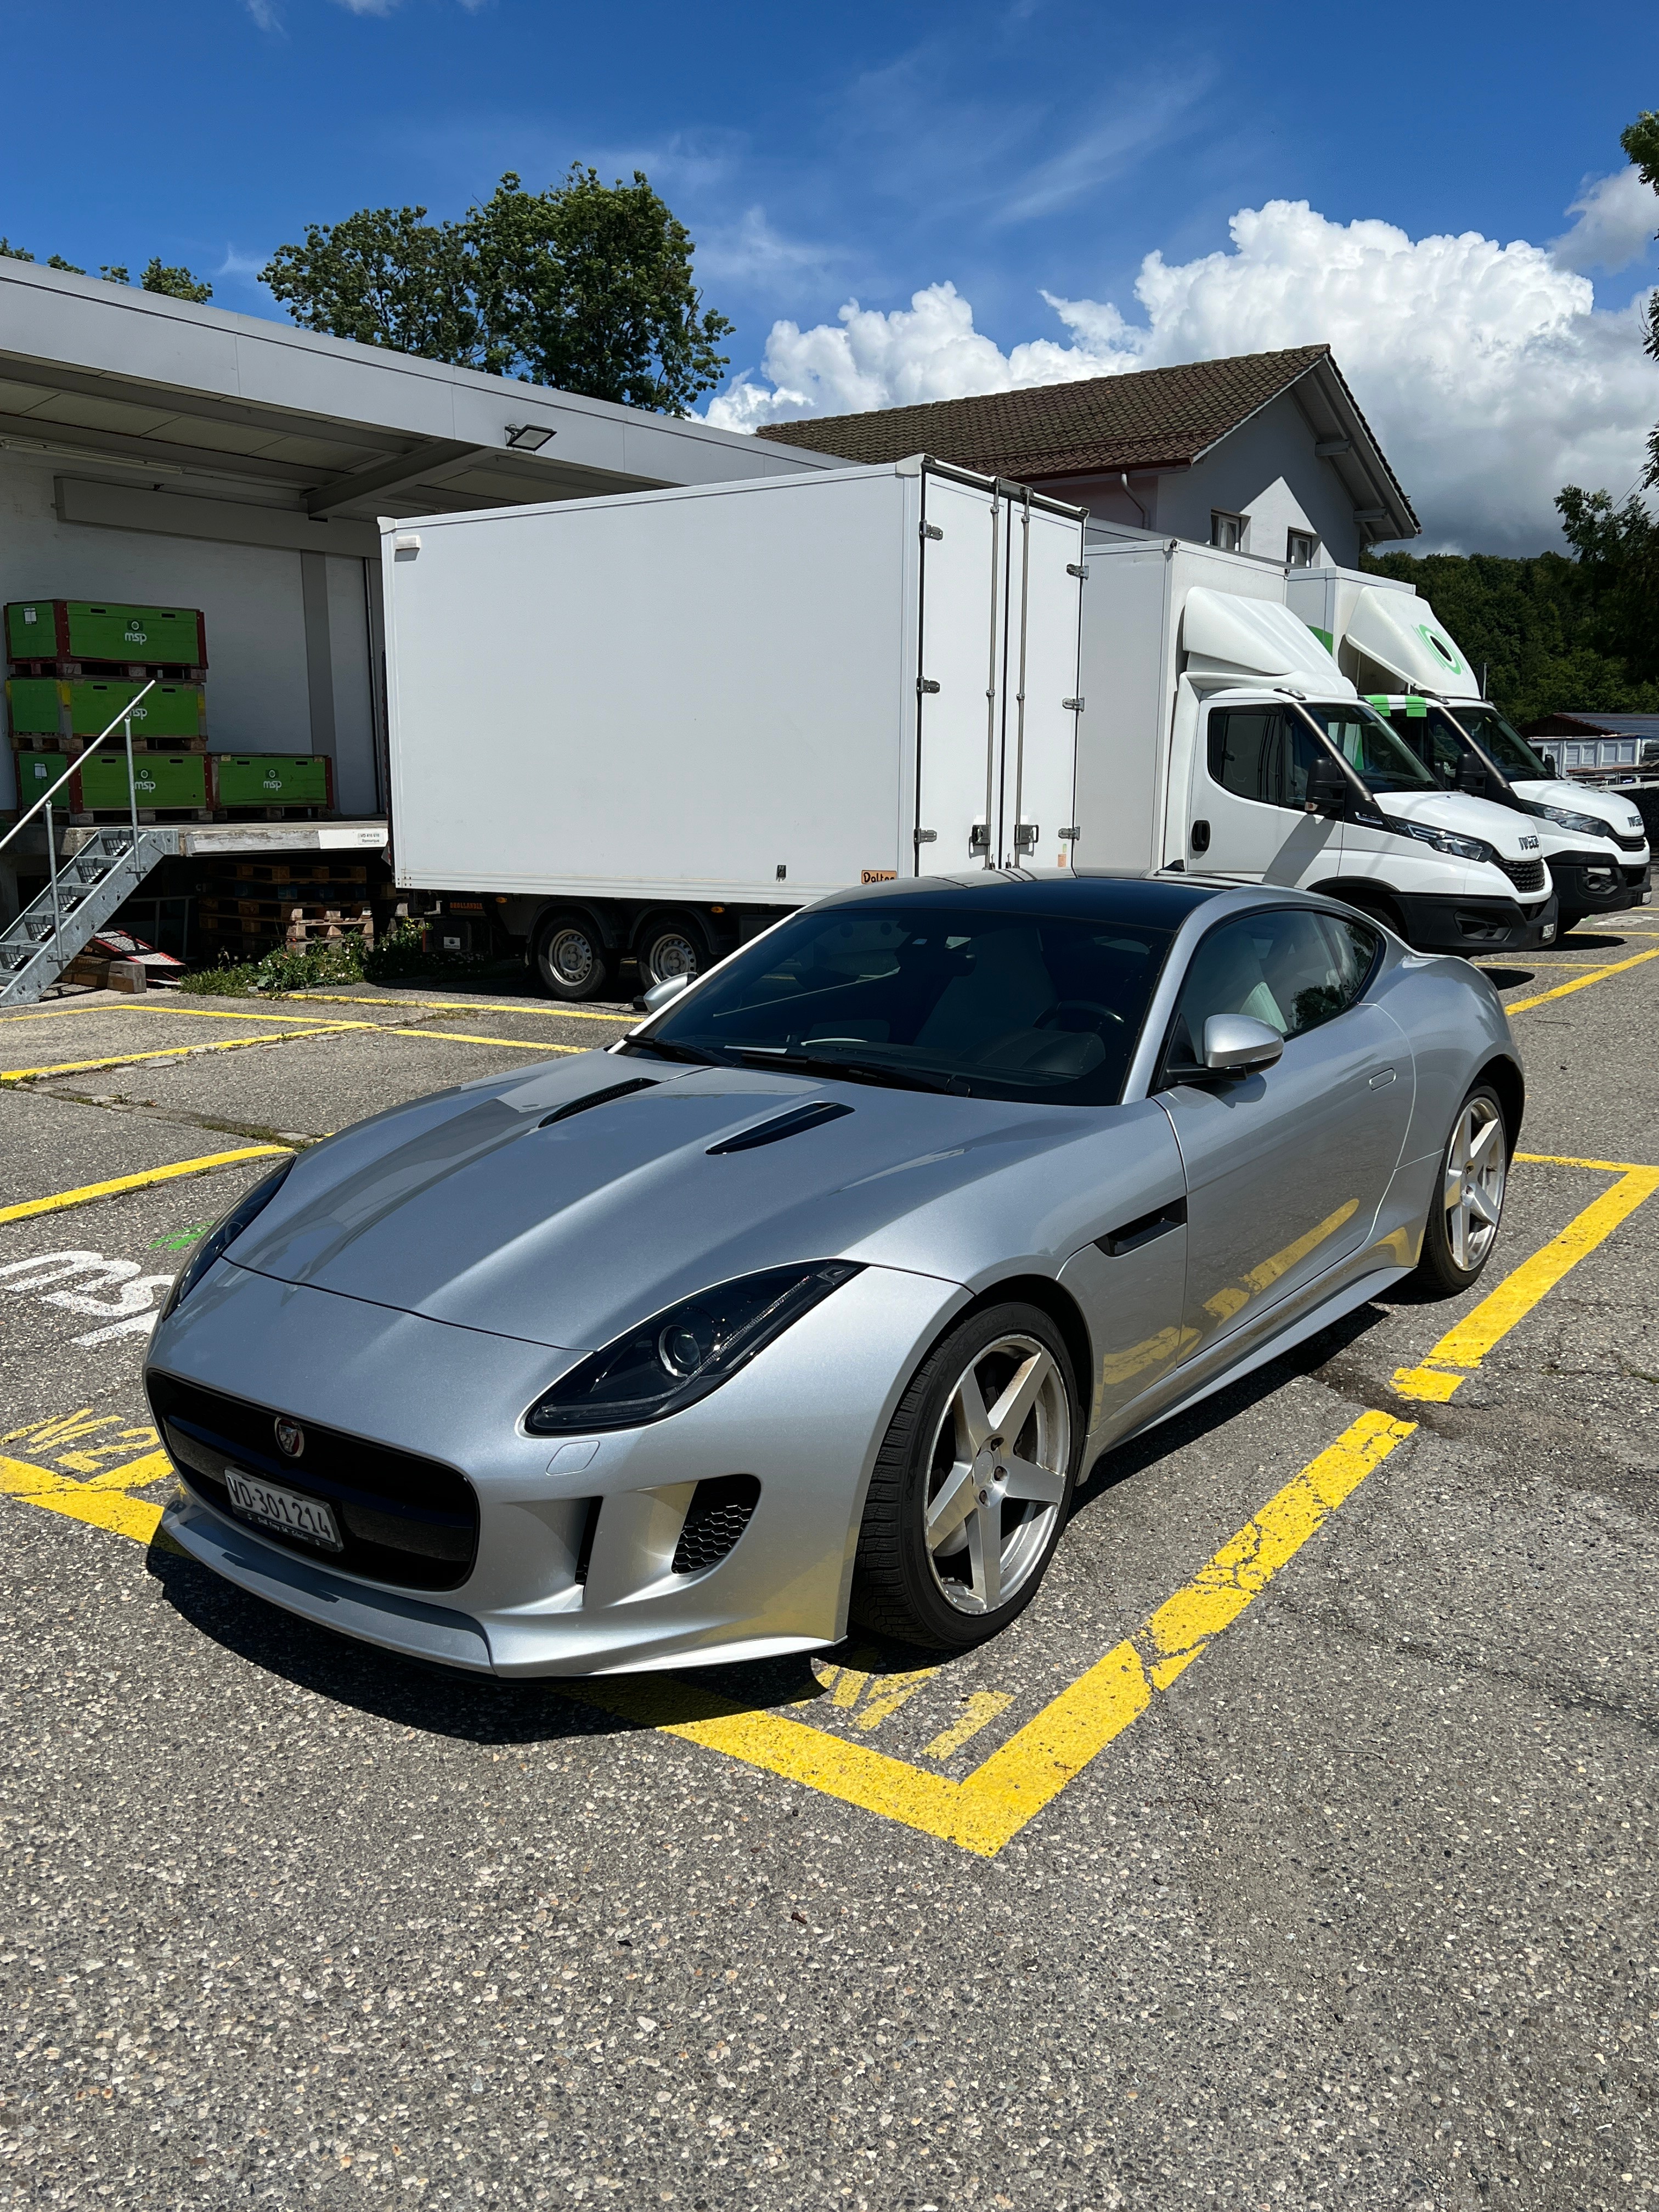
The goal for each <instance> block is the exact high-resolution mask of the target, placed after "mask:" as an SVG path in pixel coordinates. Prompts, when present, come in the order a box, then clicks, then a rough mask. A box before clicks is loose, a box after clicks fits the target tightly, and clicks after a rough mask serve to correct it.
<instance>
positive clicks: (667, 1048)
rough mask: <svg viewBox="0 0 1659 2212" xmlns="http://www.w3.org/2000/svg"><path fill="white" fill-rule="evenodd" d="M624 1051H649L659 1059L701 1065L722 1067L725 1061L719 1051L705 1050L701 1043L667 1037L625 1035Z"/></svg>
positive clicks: (622, 1046) (622, 1048) (622, 1047)
mask: <svg viewBox="0 0 1659 2212" xmlns="http://www.w3.org/2000/svg"><path fill="white" fill-rule="evenodd" d="M621 1050H623V1052H648V1053H652V1054H654V1055H655V1056H656V1058H657V1059H659V1060H691V1061H694V1062H695V1063H696V1066H699V1067H720V1066H724V1065H725V1061H724V1060H723V1059H722V1057H721V1055H720V1054H719V1053H714V1052H705V1051H704V1050H703V1048H702V1046H701V1045H700V1044H675V1043H672V1042H671V1041H670V1040H669V1039H668V1038H666V1037H624V1038H623V1041H622V1045H621Z"/></svg>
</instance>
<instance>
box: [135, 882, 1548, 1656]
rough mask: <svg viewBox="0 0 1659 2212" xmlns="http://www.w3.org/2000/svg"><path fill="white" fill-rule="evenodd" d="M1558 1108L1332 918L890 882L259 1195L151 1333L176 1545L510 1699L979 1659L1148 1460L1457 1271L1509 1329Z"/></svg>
mask: <svg viewBox="0 0 1659 2212" xmlns="http://www.w3.org/2000/svg"><path fill="white" fill-rule="evenodd" d="M671 988H672V987H671V986H667V985H665V986H659V994H661V993H662V992H665V991H667V990H669V989H671ZM1521 1109H1522V1073H1521V1067H1520V1062H1519V1059H1518V1055H1517V1054H1516V1049H1515V1046H1514V1043H1513V1041H1512V1039H1511V1037H1510V1031H1509V1027H1508V1024H1507V1022H1506V1021H1505V1018H1504V1012H1503V1009H1502V1006H1500V1004H1499V1002H1498V997H1497V995H1496V993H1495V992H1494V990H1493V988H1492V985H1491V983H1490V982H1489V981H1487V979H1486V976H1485V975H1482V974H1481V973H1480V971H1479V970H1478V969H1474V968H1472V967H1469V966H1468V965H1467V964H1466V963H1464V962H1462V960H1458V959H1454V958H1446V957H1421V956H1419V955H1417V954H1414V953H1412V952H1409V951H1407V949H1406V947H1405V946H1404V945H1401V944H1400V943H1399V942H1398V941H1397V940H1396V939H1394V938H1392V937H1391V936H1390V935H1389V933H1387V931H1386V930H1384V929H1382V928H1381V927H1378V926H1377V925H1376V923H1375V922H1373V921H1367V920H1364V919H1362V918H1361V917H1360V916H1358V915H1356V914H1355V913H1354V912H1353V911H1352V909H1351V908H1346V907H1344V906H1341V905H1340V904H1338V903H1337V902H1334V900H1329V899H1322V898H1320V897H1317V896H1312V895H1310V894H1307V893H1303V892H1284V891H1279V890H1273V889H1271V888H1264V887H1262V886H1260V885H1255V886H1251V887H1249V888H1239V887H1237V886H1230V885H1228V884H1220V883H1214V882H1204V881H1200V880H1196V879H1193V878H1179V877H1164V878H1123V877H1106V876H1096V877H1090V876H1086V875H1072V874H1066V875H1055V876H1037V875H1031V876H1025V875H1019V876H1016V875H1012V874H1000V873H997V872H979V873H975V874H974V875H973V876H971V877H968V878H963V879H961V880H957V879H947V878H935V879H932V880H925V881H918V882H909V883H899V884H887V885H883V886H876V887H872V888H870V889H866V890H857V891H848V892H845V893H843V894H841V895H839V896H833V897H830V898H827V899H825V900H823V901H822V902H820V903H818V904H817V905H814V906H811V907H808V908H804V909H802V910H800V911H799V912H798V913H796V914H794V915H791V916H789V917H788V918H787V919H785V920H784V921H781V922H779V923H778V924H777V925H776V926H775V927H773V928H771V929H770V930H769V931H768V932H767V933H766V934H764V935H763V936H761V937H757V938H756V939H753V940H752V941H751V942H750V944H748V945H745V946H744V947H742V948H741V949H740V950H739V951H737V952H735V953H733V954H732V956H731V957H729V958H728V959H726V960H725V961H724V962H722V963H720V965H719V966H718V967H715V968H712V969H709V970H708V972H707V973H706V974H704V975H702V976H701V977H700V978H698V979H697V980H696V981H694V982H693V983H692V984H691V986H690V988H685V989H682V990H681V991H680V992H679V994H678V996H676V997H674V998H672V999H671V1000H670V1001H668V1002H667V1003H665V1004H661V1005H659V1006H658V1007H657V1009H656V1011H654V1012H652V1013H649V1014H648V1015H647V1018H645V1019H644V1020H643V1021H641V1023H640V1024H639V1025H638V1026H637V1027H635V1029H634V1030H632V1031H631V1033H630V1034H629V1036H627V1037H626V1038H625V1039H624V1040H623V1042H621V1043H619V1044H617V1045H615V1046H613V1047H612V1048H611V1049H609V1050H607V1051H596V1052H590V1053H582V1054H577V1055H575V1056H574V1057H566V1058H562V1059H559V1060H554V1061H549V1062H548V1063H546V1064H541V1063H538V1064H537V1065H535V1066H532V1067H531V1068H530V1069H529V1070H528V1071H526V1069H525V1068H523V1067H518V1068H515V1069H514V1070H513V1072H512V1073H509V1074H506V1075H501V1076H491V1077H489V1078H488V1079H485V1080H483V1081H482V1082H475V1083H469V1084H464V1085H461V1086H459V1088H458V1089H455V1090H453V1091H444V1092H441V1093H440V1094H439V1095H438V1096H436V1097H427V1098H421V1099H417V1100H416V1101H415V1102H413V1103H410V1104H409V1105H406V1106H401V1107H398V1108H396V1109H393V1110H392V1112H390V1113H386V1114H382V1115H378V1116H376V1117H375V1118H374V1120H372V1121H363V1122H360V1123H359V1124H358V1125H357V1126H356V1127H353V1128H349V1129H346V1130H344V1131H343V1132H342V1133H340V1134H339V1135H337V1136H335V1137H331V1138H330V1139H328V1140H327V1142H325V1143H324V1144H320V1145H317V1146H313V1147H312V1148H310V1149H309V1150H307V1151H306V1152H302V1153H301V1154H300V1155H299V1156H298V1157H296V1158H293V1159H291V1160H289V1161H286V1162H284V1163H283V1165H282V1167H281V1168H279V1169H278V1170H277V1171H276V1174H274V1175H272V1176H270V1177H269V1178H268V1179H267V1180H266V1181H265V1182H262V1183H261V1184H259V1185H258V1187H257V1188H255V1189H254V1190H252V1192H250V1193H249V1194H247V1196H246V1197H245V1198H244V1199H243V1200H241V1201H240V1204H239V1205H237V1206H234V1208H233V1209H232V1210H231V1212H229V1213H228V1214H227V1215H226V1216H225V1218H224V1219H223V1220H222V1222H221V1223H220V1224H219V1225H218V1226H217V1227H216V1229H215V1230H214V1231H212V1232H211V1234H210V1236H208V1237H206V1238H204V1241H203V1242H202V1243H201V1244H200V1246H199V1247H198V1248H197V1250H196V1252H195V1254H194V1255H193V1256H192V1257H191V1259H190V1261H188V1263H187V1264H186V1266H185V1267H184V1268H183V1270H182V1271H181V1273H180V1274H179V1278H178V1280H177V1282H176V1284H175V1285H174V1287H173V1291H172V1293H171V1296H170V1298H169V1302H168V1304H167V1308H166V1310H165V1312H164V1314H163V1316H162V1319H161V1322H160V1324H159V1326H158V1327H157V1328H156V1331H155V1338H154V1340H153V1345H152V1349H151V1352H150V1356H149V1365H148V1369H147V1374H146V1380H147V1383H148V1388H149V1396H150V1401H151V1404H152V1406H153V1407H154V1411H155V1419H156V1422H157V1424H158V1425H159V1426H160V1429H161V1435H162V1437H163V1438H164V1440H165V1443H166V1446H167V1450H168V1452H169V1454H170V1455H171V1456H172V1458H173V1462H174V1463H175V1465H176V1466H177V1468H178V1471H179V1476H180V1478H181V1486H180V1490H179V1494H178V1497H177V1499H176V1502H175V1503H174V1504H173V1505H172V1506H171V1507H170V1508H169V1510H168V1511H167V1517H166V1526H167V1529H168V1530H169V1531H170V1532H171V1534H172V1535H173V1538H174V1539H175V1540H176V1541H177V1542H178V1543H179V1544H180V1545H182V1546H183V1547H184V1548H185V1551H186V1552H189V1553H191V1554H193V1555H194V1557H195V1558H196V1559H198V1560H200V1561H202V1562H203V1563H204V1564H205V1565H207V1566H209V1567H210V1568H211V1569H213V1570H214V1571H216V1572H217V1573H218V1574H220V1575H222V1576H225V1577H228V1579H229V1580H230V1581H232V1582H234V1583H240V1585H241V1586H242V1587H243V1588H244V1589H247V1590H251V1591H254V1592H257V1593H258V1595H260V1596H262V1597H264V1598H267V1599H269V1600H270V1601H273V1602H275V1603H276V1604H277V1605H279V1606H285V1607H289V1609H290V1610H291V1611H292V1612H294V1613H299V1614H301V1615H303V1616H305V1617H306V1618H307V1620H312V1621H314V1622H317V1623H319V1624H322V1625H325V1626H328V1627H330V1628H334V1629H339V1630H343V1631H344V1632H348V1633H349V1634H351V1635H354V1636H358V1637H362V1638H368V1640H370V1641H371V1642H374V1643H376V1644H383V1645H387V1646H390V1647H392V1649H393V1650H399V1651H404V1652H410V1653H414V1654H418V1655H420V1656H423V1657H426V1658H428V1659H435V1660H439V1661H443V1662H449V1663H450V1664H453V1665H454V1666H457V1667H463V1668H477V1669H483V1670H493V1671H494V1672H495V1673H497V1674H507V1675H514V1674H595V1673H601V1672H611V1671H618V1670H630V1669H638V1668H654V1667H665V1666H671V1665H680V1664H686V1663H692V1662H702V1663H708V1662H716V1661H719V1662H726V1661H732V1660H737V1659H751V1658H757V1657H761V1656H770V1655H775V1654H779V1653H785V1652H797V1651H804V1650H812V1649H816V1648H819V1647H822V1646H824V1645H829V1644H835V1643H836V1642H837V1641H838V1640H839V1639H841V1638H843V1637H844V1636H845V1635H846V1634H847V1633H848V1626H849V1622H851V1623H857V1624H858V1625H860V1626H861V1627H863V1628H866V1629H867V1630H870V1631H872V1632H876V1633H878V1634H886V1635H890V1636H892V1637H895V1638H900V1639H902V1640H904V1641H907V1642H909V1643H912V1644H920V1645H924V1646H928V1647H932V1648H933V1649H935V1650H954V1649H958V1648H961V1647H963V1646H965V1645H968V1644H973V1643H975V1642H976V1641H978V1640H980V1639H981V1638H984V1637H986V1636H987V1635H989V1634H992V1633H994V1632H995V1631H996V1630H998V1629H1000V1627H1002V1626H1004V1625H1005V1624H1006V1622H1007V1621H1009V1620H1012V1617H1013V1616H1014V1615H1015V1614H1016V1613H1018V1611H1019V1610H1020V1609H1021V1607H1024V1605H1025V1604H1027V1603H1028V1602H1029V1601H1030V1598H1031V1596H1032V1595H1033V1593H1034V1592H1035V1591H1036V1589H1037V1586H1038V1584H1039V1583H1040V1582H1041V1580H1042V1575H1043V1572H1044V1570H1045V1569H1046V1567H1047V1565H1048V1561H1049V1559H1051V1558H1052V1557H1053V1555H1054V1548H1055V1547H1056V1545H1057V1544H1058V1543H1059V1542H1060V1540H1061V1534H1062V1532H1063V1530H1064V1528H1065V1525H1066V1512H1067V1509H1068V1506H1069V1504H1070V1502H1071V1499H1072V1497H1073V1489H1074V1486H1075V1485H1076V1484H1077V1482H1078V1480H1079V1476H1080V1475H1081V1474H1082V1473H1083V1472H1084V1471H1085V1469H1087V1468H1089V1467H1090V1466H1091V1464H1092V1462H1093V1461H1094V1459H1095V1458H1096V1456H1097V1455H1098V1454H1099V1453H1100V1452H1102V1451H1103V1449H1106V1448H1108V1447H1109V1446H1110V1445H1112V1444H1114V1443H1117V1442H1119V1441H1120V1440H1121V1439H1122V1438H1124V1437H1127V1436H1129V1435H1131V1434H1132V1433H1133V1432H1135V1431H1139V1430H1142V1429H1145V1428H1147V1427H1149V1426H1150V1425H1152V1424H1153V1423H1155V1422H1158V1421H1161V1420H1164V1419H1168V1418H1169V1417H1170V1415H1171V1414H1172V1413H1176V1412H1178V1411H1179V1410H1181V1409H1182V1408H1183V1407H1188V1406H1190V1405H1191V1404H1192V1403H1193V1402H1194V1401H1195V1400H1198V1399H1200V1398H1202V1397H1204V1396H1205V1395H1206V1394H1207V1393H1209V1392H1211V1391H1214V1390H1217V1389H1220V1388H1221V1387H1222V1386H1223V1385H1224V1384H1226V1383H1230V1382H1231V1381H1233V1380H1234V1379H1236V1378H1237V1376H1241V1375H1243V1374H1244V1373H1246V1372H1248V1371H1249V1370H1250V1369H1251V1368H1253V1367H1255V1366H1258V1365H1260V1364H1261V1363H1262V1362H1263V1361H1265V1360H1267V1359H1269V1358H1272V1357H1273V1355H1274V1354H1276V1353H1279V1352H1283V1351H1285V1349H1287V1348H1288V1347H1289V1346H1293V1345H1295V1344H1297V1343H1298V1342H1300V1341H1301V1340H1304V1339H1305V1338H1307V1337H1309V1336H1311V1335H1312V1334H1315V1332H1316V1331H1317V1330H1319V1329H1321V1328H1324V1327H1326V1326H1327V1325H1328V1323H1330V1322H1333V1321H1334V1320H1335V1319H1337V1318H1338V1316H1340V1315H1343V1314H1345V1313H1346V1312H1348V1311H1349V1310H1352V1308H1354V1307H1356V1306H1358V1305H1359V1304H1362V1303H1363V1302H1364V1300H1366V1299H1368V1298H1370V1297H1373V1296H1375V1295H1376V1293H1378V1292H1380V1291H1387V1290H1388V1289H1389V1287H1390V1286H1391V1285H1395V1284H1397V1283H1399V1282H1401V1280H1402V1279H1403V1278H1405V1277H1406V1276H1407V1275H1408V1274H1410V1273H1413V1271H1415V1272H1416V1273H1417V1275H1418V1276H1419V1279H1420V1280H1421V1281H1422V1282H1423V1283H1424V1284H1425V1285H1428V1286H1429V1287H1431V1289H1433V1290H1435V1291H1440V1292H1443V1293H1446V1294H1454V1293H1455V1292H1458V1291H1462V1290H1465V1289H1467V1288H1468V1285H1470V1284H1472V1283H1473V1282H1474V1279H1475V1278H1476V1277H1477V1276H1478V1275H1479V1274H1480V1272H1481V1269H1482V1268H1483V1267H1485V1265H1486V1261H1487V1259H1488V1256H1489V1255H1490V1254H1491V1251H1492V1244H1493V1240H1494V1238H1495V1237H1496V1236H1497V1233H1498V1218H1499V1215H1500V1212H1501V1211H1502V1207H1503V1202H1504V1180H1505V1176H1506V1174H1507V1170H1508V1166H1509V1161H1510V1154H1511V1152H1512V1150H1513V1147H1514V1143H1515V1139H1516V1132H1517V1129H1518V1127H1519V1123H1520V1118H1521Z"/></svg>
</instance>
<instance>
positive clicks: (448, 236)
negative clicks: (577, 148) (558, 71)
mask: <svg viewBox="0 0 1659 2212" xmlns="http://www.w3.org/2000/svg"><path fill="white" fill-rule="evenodd" d="M426 214H427V210H425V209H424V208H401V209H393V208H365V209H363V210H362V211H361V212H360V213H358V214H356V215H354V216H347V217H346V218H345V219H344V220H343V222H337V223H334V224H331V225H330V224H319V223H313V224H311V225H309V226H308V227H307V231H306V235H305V240H304V242H303V243H302V244H301V245H298V246H279V247H278V249H277V251H276V253H275V254H274V255H273V256H272V258H271V260H270V264H269V265H268V266H267V267H266V268H265V269H264V270H262V271H261V272H260V274H261V276H262V279H263V281H264V283H266V284H267V285H269V286H270V289H271V291H272V292H273V293H275V295H276V297H277V298H278V299H279V300H281V301H283V304H284V306H286V307H287V308H288V310H289V313H290V314H291V315H292V316H293V317H294V319H295V321H296V322H299V323H301V324H303V325H304V326H305V327H306V328H307V330H313V331H329V332H331V334H332V335H333V336H334V337H343V338H354V339H356V340H357V342H358V343H361V344H365V345H380V346H386V347H390V348H392V349H394V350H395V351H398V352H400V353H414V354H420V355H422V356H425V357H426V358H427V359H428V360H432V361H447V362H453V363H454V364H455V365H456V366H457V367H459V368H486V369H489V370H490V371H492V372H493V373H495V374H497V375H508V376H516V377H520V378H521V379H522V380H525V381H526V382H527V383H532V384H546V385H556V386H559V387H560V388H561V389H562V390H563V391H566V392H585V393H586V394H587V395H588V396H590V397H591V398H598V399H612V400H617V401H619V402H621V403H623V404H627V405H631V406H635V407H648V408H653V409H655V410H659V412H662V413H665V414H674V415H683V414H684V413H685V412H686V411H687V410H688V409H689V408H690V404H691V402H692V401H693V400H694V399H695V398H696V397H697V395H698V394H699V393H700V392H708V391H711V390H713V389H714V386H717V385H718V384H719V382H720V375H721V372H722V371H723V370H724V369H725V368H726V356H724V355H723V354H721V353H720V352H719V350H718V347H719V344H720V340H721V338H723V337H725V336H726V332H727V331H729V330H730V329H731V328H732V325H731V324H730V323H728V322H727V321H726V318H725V316H723V315H720V314H717V313H714V311H713V310H712V309H705V308H704V307H703V305H702V295H700V294H699V293H698V291H697V289H696V285H695V283H693V281H692V274H691V260H692V253H693V246H692V241H691V238H690V234H689V233H688V232H687V230H686V229H685V227H684V224H682V223H681V222H678V221H677V219H676V218H675V216H674V215H673V213H672V212H671V210H670V209H669V208H668V207H667V205H666V204H665V203H664V201H663V200H661V199H660V198H659V197H658V195H657V194H656V193H655V192H654V191H653V190H652V188H651V185H650V184H649V182H648V181H647V179H646V178H645V176H644V175H643V174H642V173H641V172H640V171H638V170H635V173H634V181H633V183H632V184H631V185H625V184H623V183H621V182H620V181H619V182H618V183H617V184H616V185H605V184H602V183H601V182H600V180H599V175H598V173H596V172H595V171H594V170H592V169H584V168H582V167H580V165H578V166H576V167H573V168H572V170H571V171H570V173H569V174H568V176H567V177H566V178H565V179H564V180H563V181H562V183H561V184H558V185H554V186H552V187H550V189H549V190H548V191H543V192H530V191H526V190H525V188H524V185H523V184H522V182H521V181H520V179H519V178H518V177H517V176H516V175H514V174H513V173H512V172H511V171H509V172H508V173H507V174H506V175H505V176H503V177H502V179H501V183H500V184H499V185H497V186H496V188H495V191H494V192H493V193H492V194H491V195H490V197H489V199H488V200H487V201H486V202H485V203H484V204H483V205H482V206H474V207H472V208H471V209H469V210H468V211H467V213H466V215H465V216H464V217H463V218H462V220H461V221H460V222H459V223H452V222H441V223H431V222H427V220H426Z"/></svg>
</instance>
